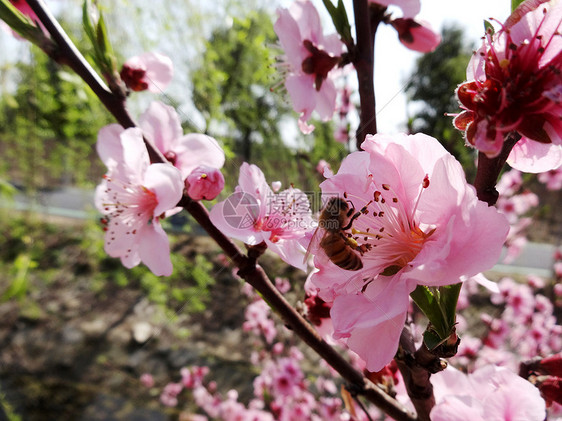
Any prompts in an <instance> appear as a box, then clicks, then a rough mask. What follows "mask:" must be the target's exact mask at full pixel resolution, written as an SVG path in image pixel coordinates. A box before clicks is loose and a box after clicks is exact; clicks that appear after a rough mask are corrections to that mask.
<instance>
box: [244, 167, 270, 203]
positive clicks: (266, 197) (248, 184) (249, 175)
mask: <svg viewBox="0 0 562 421" xmlns="http://www.w3.org/2000/svg"><path fill="white" fill-rule="evenodd" d="M238 185H239V186H240V190H241V191H243V192H245V193H249V194H251V195H252V196H253V197H254V199H255V200H256V201H257V202H258V203H260V204H262V205H263V206H265V205H266V203H268V201H270V200H271V198H272V197H273V191H272V190H271V188H270V187H269V184H267V181H266V180H265V175H264V174H263V172H262V170H260V168H259V167H258V166H257V165H253V164H252V165H250V164H248V163H246V162H243V163H242V165H241V166H240V175H239V176H238Z"/></svg>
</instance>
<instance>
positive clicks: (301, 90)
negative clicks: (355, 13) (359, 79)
mask: <svg viewBox="0 0 562 421" xmlns="http://www.w3.org/2000/svg"><path fill="white" fill-rule="evenodd" d="M277 15H278V16H279V17H278V18H277V21H276V22H275V25H274V29H275V32H276V34H277V36H278V37H279V42H280V43H281V46H282V48H283V50H284V51H285V54H286V63H285V65H286V68H287V76H286V79H285V87H286V88H287V91H288V92H289V96H290V97H291V101H292V103H293V108H294V110H295V111H296V112H298V113H299V114H300V118H299V128H300V129H301V131H302V132H303V133H305V134H306V133H310V132H311V131H312V130H313V129H314V126H312V125H309V124H307V121H308V120H309V119H310V117H311V115H312V112H313V111H316V112H317V113H318V115H319V116H320V118H321V119H323V120H324V121H327V120H329V119H330V118H332V115H333V114H334V110H335V107H336V87H335V85H334V82H333V77H334V76H333V72H331V71H332V69H333V68H334V67H335V66H336V65H337V64H338V62H339V59H340V57H339V56H340V55H341V54H342V52H343V43H342V42H341V41H340V39H339V36H338V35H337V34H332V35H329V36H324V35H323V33H322V25H321V22H320V16H319V15H318V12H317V10H316V8H315V7H314V5H313V4H312V2H310V1H308V0H297V1H295V2H293V3H292V4H291V6H290V7H289V8H288V9H278V10H277Z"/></svg>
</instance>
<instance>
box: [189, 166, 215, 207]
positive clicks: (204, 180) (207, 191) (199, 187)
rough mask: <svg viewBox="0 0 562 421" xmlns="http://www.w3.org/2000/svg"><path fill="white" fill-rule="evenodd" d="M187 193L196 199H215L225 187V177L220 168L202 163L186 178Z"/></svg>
mask: <svg viewBox="0 0 562 421" xmlns="http://www.w3.org/2000/svg"><path fill="white" fill-rule="evenodd" d="M185 184H186V186H187V194H188V195H189V197H191V198H192V199H194V200H203V199H204V200H213V199H214V198H215V197H217V196H218V195H219V194H220V192H221V191H222V189H223V188H224V177H223V175H222V173H221V172H220V170H218V169H217V168H213V167H208V166H206V165H200V166H198V167H197V168H195V169H194V170H193V171H191V173H190V174H189V175H188V176H187V178H186V180H185Z"/></svg>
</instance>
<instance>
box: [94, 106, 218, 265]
mask: <svg viewBox="0 0 562 421" xmlns="http://www.w3.org/2000/svg"><path fill="white" fill-rule="evenodd" d="M139 124H140V127H141V128H142V131H141V129H138V128H131V129H127V130H124V129H123V128H122V127H121V126H120V125H117V124H111V125H109V126H106V127H104V128H102V129H101V130H100V132H99V134H98V142H97V152H98V155H99V156H100V158H101V160H102V161H103V163H104V164H105V165H106V167H107V169H108V172H107V173H106V175H105V176H104V179H103V181H102V183H101V184H100V185H99V186H98V187H97V189H96V194H95V203H96V207H97V208H98V210H99V211H100V212H101V213H102V214H103V215H104V220H103V222H104V223H105V225H106V227H105V231H106V235H105V251H106V252H107V253H108V254H109V255H110V256H112V257H119V258H121V261H122V263H123V265H125V266H126V267H128V268H131V267H133V266H136V265H138V264H139V263H140V262H141V261H142V262H143V263H144V264H145V265H146V266H148V268H149V269H150V270H151V271H152V272H153V273H154V274H156V275H165V276H168V275H170V274H171V273H172V269H173V268H172V263H171V260H170V246H169V240H168V237H167V235H166V233H165V232H164V230H163V228H162V226H161V224H160V221H161V220H162V219H163V218H165V217H166V216H170V215H172V214H174V213H177V212H178V211H180V210H181V208H177V207H176V206H177V204H178V202H179V201H180V199H181V197H182V194H183V192H184V189H186V190H187V193H188V195H190V196H191V197H192V198H193V199H196V200H199V199H202V198H208V199H212V198H214V197H215V196H216V195H217V194H218V193H219V192H220V191H221V190H222V188H223V186H224V178H222V175H220V177H218V176H216V174H217V173H218V174H220V170H219V168H221V167H222V165H223V164H224V153H223V152H222V149H221V148H220V146H219V144H218V143H217V141H216V140H215V139H213V138H211V137H208V136H204V135H200V134H188V135H183V130H182V128H181V124H180V120H179V117H178V116H177V114H176V112H175V111H174V110H173V108H172V107H169V106H167V105H164V104H162V103H160V102H153V103H152V104H151V106H150V107H149V109H148V110H147V111H146V112H145V113H144V114H143V115H142V116H141V117H140V123H139ZM143 136H144V137H146V138H147V139H148V140H149V141H150V142H152V144H153V145H154V146H155V147H156V148H157V149H158V150H159V151H160V152H162V154H163V155H164V156H165V157H166V158H167V159H168V160H169V163H165V164H151V163H150V159H149V156H148V152H147V149H146V147H145V145H144V139H143ZM201 172H203V173H205V174H209V176H207V177H204V178H203V177H201V175H200V173H201ZM194 173H195V174H197V176H196V177H195V179H194V180H193V179H192V178H190V177H191V176H192V174H194Z"/></svg>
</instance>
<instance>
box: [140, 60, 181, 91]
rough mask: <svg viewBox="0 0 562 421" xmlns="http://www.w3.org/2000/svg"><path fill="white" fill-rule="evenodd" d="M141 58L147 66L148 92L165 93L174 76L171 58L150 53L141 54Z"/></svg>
mask: <svg viewBox="0 0 562 421" xmlns="http://www.w3.org/2000/svg"><path fill="white" fill-rule="evenodd" d="M139 58H140V60H141V62H143V63H144V64H145V65H146V75H145V79H146V81H147V82H148V90H149V91H150V92H152V93H155V94H158V93H161V92H163V91H164V90H165V89H166V88H167V87H168V85H169V84H170V82H171V81H172V77H173V76H174V65H173V64H172V60H171V59H170V57H168V56H165V55H164V54H160V53H155V52H149V53H144V54H141V55H140V57H139Z"/></svg>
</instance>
